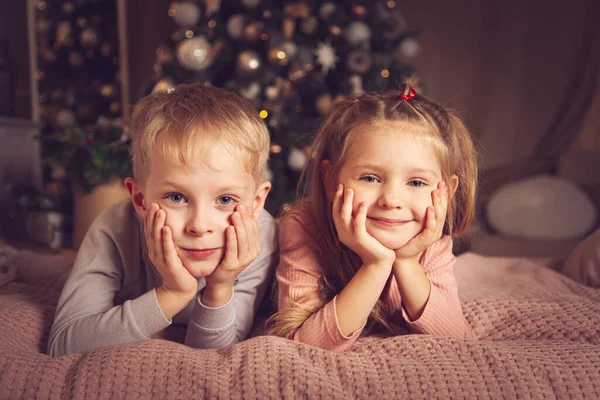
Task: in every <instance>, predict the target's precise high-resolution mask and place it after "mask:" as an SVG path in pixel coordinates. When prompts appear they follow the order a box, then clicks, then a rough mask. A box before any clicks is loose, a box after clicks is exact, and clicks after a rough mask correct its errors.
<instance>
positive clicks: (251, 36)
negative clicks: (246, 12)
mask: <svg viewBox="0 0 600 400" xmlns="http://www.w3.org/2000/svg"><path fill="white" fill-rule="evenodd" d="M263 28H264V24H263V23H262V22H260V21H252V22H250V23H249V24H247V25H246V26H244V39H246V40H247V41H248V42H257V41H258V40H259V39H260V35H261V34H263V33H264V32H263Z"/></svg>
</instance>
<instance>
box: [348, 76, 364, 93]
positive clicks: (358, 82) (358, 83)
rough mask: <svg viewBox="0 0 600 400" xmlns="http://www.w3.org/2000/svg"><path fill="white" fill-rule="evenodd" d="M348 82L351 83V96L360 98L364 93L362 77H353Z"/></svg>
mask: <svg viewBox="0 0 600 400" xmlns="http://www.w3.org/2000/svg"><path fill="white" fill-rule="evenodd" d="M348 81H349V82H350V87H351V88H352V89H350V94H351V95H352V96H359V95H361V94H363V93H364V89H363V81H362V78H361V77H360V75H352V76H351V77H350V79H348Z"/></svg>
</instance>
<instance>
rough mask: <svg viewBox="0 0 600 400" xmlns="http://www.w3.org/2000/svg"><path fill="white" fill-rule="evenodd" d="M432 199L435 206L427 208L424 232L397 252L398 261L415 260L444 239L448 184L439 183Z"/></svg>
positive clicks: (432, 194)
mask: <svg viewBox="0 0 600 400" xmlns="http://www.w3.org/2000/svg"><path fill="white" fill-rule="evenodd" d="M431 197H432V204H433V205H431V206H429V207H427V210H426V211H425V216H424V226H423V230H421V232H420V233H419V234H418V235H417V236H415V237H414V238H412V239H411V240H410V241H409V242H408V243H407V244H405V245H404V246H402V247H401V248H399V249H398V250H396V260H399V259H410V258H414V257H416V256H418V255H419V254H420V253H421V252H422V251H423V250H425V249H426V248H428V247H429V246H431V245H432V244H433V243H434V242H435V241H437V240H438V239H439V238H441V237H442V232H443V230H444V224H445V222H446V212H447V209H448V189H447V186H446V184H445V183H444V182H439V183H438V185H437V189H436V190H434V191H433V192H432V193H431Z"/></svg>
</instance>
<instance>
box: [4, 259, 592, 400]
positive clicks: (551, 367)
mask: <svg viewBox="0 0 600 400" xmlns="http://www.w3.org/2000/svg"><path fill="white" fill-rule="evenodd" d="M41 267H42V266H40V268H41ZM454 270H455V275H456V279H457V282H458V285H459V292H460V294H461V302H462V304H463V308H464V313H465V317H466V319H467V320H468V322H469V323H470V324H471V326H472V328H473V335H474V338H473V339H468V340H462V339H448V338H443V337H433V336H429V335H405V336H395V337H390V338H379V337H365V338H361V339H359V340H358V342H357V343H356V344H355V345H354V346H353V347H352V348H351V349H350V351H348V352H345V353H333V352H329V351H325V350H320V349H317V348H314V347H310V346H308V345H304V344H301V343H296V342H292V341H290V340H287V339H282V338H276V337H269V336H258V337H255V338H252V339H249V340H247V341H245V342H242V343H239V344H237V345H234V346H231V347H228V348H224V349H219V350H194V349H191V348H188V347H185V346H183V345H181V344H179V343H176V342H171V341H166V340H160V339H154V340H149V341H145V342H141V343H137V344H131V345H123V346H114V347H104V348H100V349H97V350H94V351H92V352H90V353H88V354H86V355H70V356H65V357H60V358H54V359H52V358H50V357H48V356H47V355H45V354H44V352H45V349H46V345H47V339H48V338H47V336H48V331H49V329H50V323H51V320H50V319H51V317H52V313H53V310H54V306H55V303H56V300H57V296H58V292H57V291H56V288H52V287H48V286H37V285H35V284H33V283H23V282H16V281H12V282H8V283H5V284H3V285H1V286H0V398H2V399H4V398H8V399H11V398H40V399H45V398H48V399H54V398H85V399H96V398H128V399H129V398H143V399H147V398H169V399H179V398H181V399H190V398H207V397H208V398H244V399H247V398H261V399H262V398H296V397H303V398H304V397H309V398H345V399H346V398H411V399H412V398H446V397H452V398H463V397H465V398H482V399H483V398H494V399H495V398H598V397H600V346H598V345H599V344H600V290H597V289H591V288H588V287H585V286H583V285H580V284H578V283H576V282H574V281H571V280H570V279H568V278H566V277H564V276H562V275H560V274H558V273H556V272H554V271H552V270H549V269H547V268H545V267H544V260H530V259H509V258H486V257H481V256H477V255H473V254H466V255H462V256H460V257H458V261H457V264H456V265H455V269H454Z"/></svg>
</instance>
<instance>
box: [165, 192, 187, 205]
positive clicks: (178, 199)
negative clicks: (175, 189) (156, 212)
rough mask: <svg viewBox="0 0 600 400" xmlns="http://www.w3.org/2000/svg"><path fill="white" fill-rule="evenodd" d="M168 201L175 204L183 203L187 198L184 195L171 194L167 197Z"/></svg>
mask: <svg viewBox="0 0 600 400" xmlns="http://www.w3.org/2000/svg"><path fill="white" fill-rule="evenodd" d="M167 199H169V200H170V201H172V202H173V203H182V202H183V201H185V197H183V195H182V194H179V193H172V194H169V195H167Z"/></svg>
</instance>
